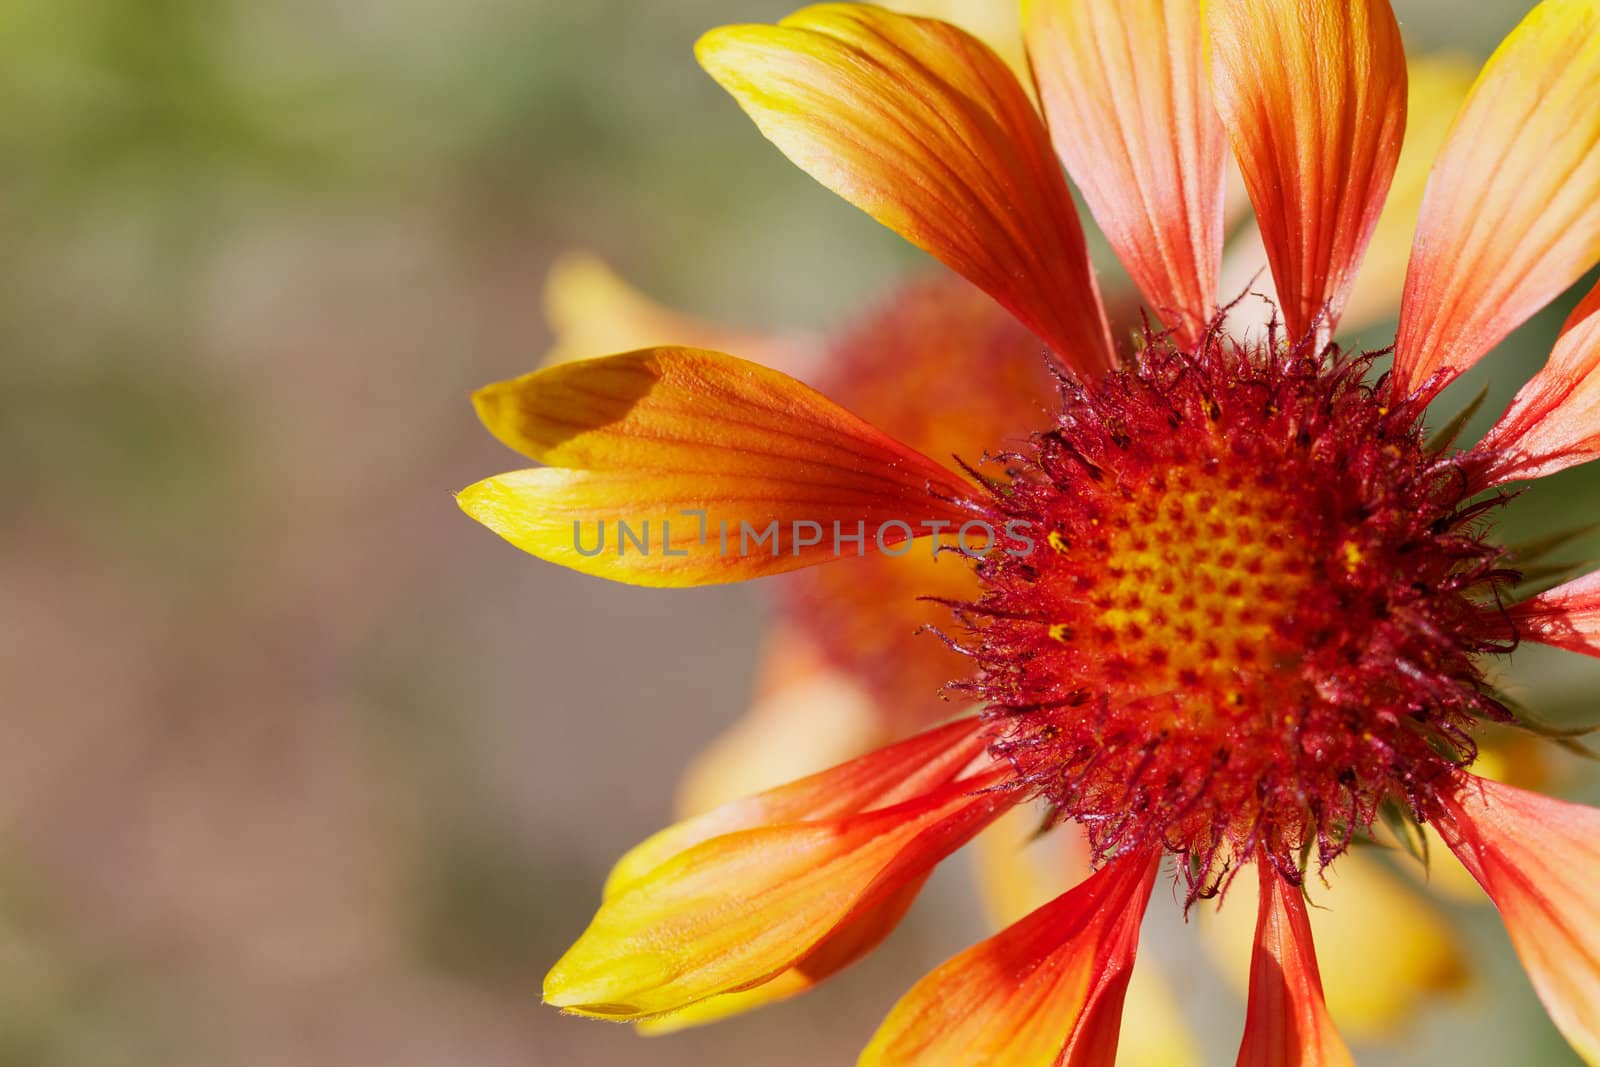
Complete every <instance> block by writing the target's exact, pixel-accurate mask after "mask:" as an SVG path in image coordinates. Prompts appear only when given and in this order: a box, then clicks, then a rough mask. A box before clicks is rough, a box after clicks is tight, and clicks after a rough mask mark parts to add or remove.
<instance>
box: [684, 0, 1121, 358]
mask: <svg viewBox="0 0 1600 1067" xmlns="http://www.w3.org/2000/svg"><path fill="white" fill-rule="evenodd" d="M697 53H698V55H699V58H700V63H701V65H702V66H703V67H705V69H706V71H707V72H708V73H710V74H711V76H712V77H713V78H715V79H717V81H718V82H719V83H720V84H721V85H722V87H723V88H724V89H726V90H728V92H729V93H731V94H732V95H733V97H734V99H736V100H737V101H738V102H739V105H740V106H741V107H743V108H744V110H745V111H746V112H747V113H748V114H749V115H750V117H751V118H752V119H754V120H755V123H756V125H757V126H758V127H760V129H761V132H762V133H763V134H765V135H766V136H767V138H768V139H769V140H771V141H772V142H773V143H774V144H776V145H777V146H778V147H779V148H780V149H781V150H782V151H783V152H784V154H786V155H787V156H788V157H789V158H790V159H792V160H793V161H794V162H795V163H796V164H797V165H799V166H800V167H801V168H802V169H803V170H805V171H806V172H807V173H809V174H810V175H811V176H812V177H814V178H816V179H817V180H818V181H820V182H821V183H822V184H823V185H826V186H827V187H828V188H830V189H832V190H833V191H834V192H836V193H838V194H839V195H840V196H842V197H844V198H845V199H846V200H848V201H850V202H851V203H852V204H855V205H856V206H857V207H859V208H861V209H862V210H864V211H866V212H867V213H868V214H869V215H871V216H872V217H873V218H875V219H877V220H878V221H880V222H882V223H883V224H884V225H885V226H888V227H889V228H890V229H892V230H894V231H895V232H896V233H899V234H900V235H901V236H903V237H905V238H906V239H907V240H909V241H911V242H912V243H913V244H915V245H917V246H918V247H919V248H922V249H923V250H924V251H927V252H928V253H930V254H932V255H934V256H936V257H938V258H939V259H940V260H942V261H943V262H944V263H946V264H947V265H948V266H950V267H951V269H953V270H955V271H956V272H957V273H959V274H961V275H963V276H964V277H966V278H967V279H968V280H970V281H971V282H972V283H973V284H975V285H977V286H978V287H979V288H981V289H983V290H984V291H985V292H987V293H989V295H991V296H992V297H994V298H995V299H996V300H997V301H999V302H1000V303H1001V304H1002V305H1004V306H1005V307H1006V308H1008V309H1009V310H1010V311H1011V312H1012V313H1013V314H1014V315H1016V316H1017V318H1019V319H1020V320H1021V321H1022V322H1023V323H1024V324H1026V325H1027V326H1028V327H1029V328H1030V329H1031V330H1033V331H1034V333H1036V334H1037V335H1038V336H1039V337H1041V338H1042V339H1044V341H1045V342H1046V343H1047V344H1049V345H1050V347H1051V348H1053V349H1054V350H1055V352H1056V354H1057V355H1059V356H1060V357H1061V359H1062V360H1063V362H1065V364H1066V365H1067V366H1069V367H1072V368H1074V369H1076V370H1078V371H1080V372H1084V373H1097V372H1099V371H1102V370H1104V369H1106V368H1107V367H1109V366H1110V365H1111V362H1112V354H1111V340H1110V333H1109V330H1108V328H1107V326H1106V318H1105V311H1104V309H1103V308H1102V307H1101V304H1100V296H1099V290H1098V288H1097V286H1096V284H1095V279H1094V274H1093V271H1092V270H1091V268H1090V265H1089V255H1088V247H1087V245H1086V244H1085V243H1084V237H1083V229H1082V227H1081V225H1080V224H1079V222H1078V217H1077V211H1076V208H1075V207H1074V205H1073V203H1072V195H1071V193H1070V192H1069V191H1068V188H1067V183H1066V179H1065V177H1064V176H1063V175H1062V173H1061V165H1060V162H1059V161H1058V160H1057V159H1056V155H1055V152H1054V150H1053V149H1052V148H1051V146H1050V140H1049V136H1048V134H1046V132H1045V129H1044V124H1043V123H1042V122H1041V121H1040V119H1039V115H1038V113H1037V112H1036V111H1035V110H1034V108H1033V104H1032V102H1031V101H1030V100H1029V99H1028V95H1027V93H1025V92H1024V91H1023V89H1022V87H1021V85H1019V84H1018V82H1017V79H1016V76H1015V75H1014V74H1012V72H1011V70H1010V68H1008V67H1007V66H1006V65H1005V63H1004V62H1003V61H1001V60H1000V59H999V57H997V56H996V55H995V54H994V53H993V52H992V51H991V50H990V49H989V48H988V47H986V46H985V45H984V44H983V43H982V42H981V41H978V40H977V39H976V38H974V37H972V36H971V35H970V34H967V33H964V32H962V31H961V30H958V29H956V28H955V27H953V26H951V25H949V24H947V23H943V22H937V21H934V20H930V19H917V18H910V17H908V16H904V15H897V14H894V13H892V12H889V11H884V10H883V9H881V8H875V7H870V6H867V5H862V4H818V5H815V6H813V7H808V8H804V9H802V10H801V11H799V12H796V13H795V14H793V15H791V16H789V17H788V18H786V19H784V20H783V21H782V23H780V24H779V25H777V26H755V25H750V26H724V27H722V28H720V29H716V30H712V31H711V32H710V33H708V34H706V35H705V36H704V37H702V38H701V39H700V43H699V45H698V47H697Z"/></svg>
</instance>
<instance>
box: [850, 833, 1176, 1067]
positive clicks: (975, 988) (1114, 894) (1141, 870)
mask: <svg viewBox="0 0 1600 1067" xmlns="http://www.w3.org/2000/svg"><path fill="white" fill-rule="evenodd" d="M1159 866H1160V856H1159V854H1155V853H1152V854H1148V855H1129V856H1124V857H1122V858H1120V859H1118V860H1114V861H1112V862H1111V863H1109V864H1107V865H1106V866H1105V867H1103V868H1102V869H1101V870H1100V871H1099V872H1097V873H1096V874H1094V875H1093V876H1091V877H1090V878H1089V880H1088V881H1086V882H1084V883H1082V884H1081V885H1079V886H1078V887H1077V888H1075V889H1073V890H1072V891H1071V892H1069V893H1065V894H1063V895H1061V896H1060V897H1058V898H1056V899H1055V900H1053V901H1051V902H1050V903H1048V904H1046V905H1045V906H1044V907H1042V908H1039V909H1038V910H1036V911H1034V912H1033V913H1031V914H1030V915H1028V916H1027V917H1025V918H1024V919H1022V920H1021V921H1019V922H1016V923H1013V924H1012V925H1011V926H1008V927H1007V928H1006V929H1005V930H1002V931H1001V932H1000V933H999V934H997V935H995V936H994V937H991V938H989V939H988V940H987V941H983V942H980V943H979V944H977V945H974V946H973V947H972V948H970V949H968V950H967V951H965V952H963V953H961V954H960V955H958V956H955V957H954V958H952V959H950V960H947V961H946V962H945V963H944V964H942V965H941V966H940V967H938V968H937V969H936V970H934V971H933V972H932V973H931V974H929V975H928V976H927V977H925V978H924V979H922V981H920V982H918V983H917V984H916V986H914V987H913V988H912V990H911V992H909V993H907V994H906V995H905V996H904V997H902V998H901V999H900V1002H899V1003H897V1004H896V1005H895V1006H894V1009H893V1010H892V1011H891V1012H890V1013H889V1016H888V1018H887V1019H885V1020H884V1022H883V1025H882V1026H881V1027H879V1029H878V1032H877V1033H876V1034H875V1035H874V1036H873V1038H872V1042H871V1043H870V1044H869V1045H868V1046H867V1048H866V1051H865V1052H863V1053H862V1054H861V1058H860V1060H858V1061H857V1062H858V1064H859V1067H902V1065H904V1067H933V1065H941V1067H942V1065H945V1064H949V1065H951V1067H955V1065H957V1064H963V1065H965V1064H1005V1065H1006V1067H1054V1065H1061V1067H1111V1065H1112V1064H1113V1063H1114V1062H1115V1061H1116V1047H1117V1035H1118V1032H1119V1030H1120V1027H1121V1017H1122V1009H1123V996H1124V993H1125V991H1126V989H1127V982H1128V976H1129V973H1130V972H1131V971H1132V970H1133V963H1134V955H1135V953H1136V952H1137V950H1138V942H1139V924H1140V921H1141V920H1142V919H1143V917H1144V909H1145V905H1146V903H1147V902H1148V900H1149V897H1150V887H1151V884H1152V883H1153V882H1154V880H1155V876H1156V871H1157V870H1158V869H1159Z"/></svg>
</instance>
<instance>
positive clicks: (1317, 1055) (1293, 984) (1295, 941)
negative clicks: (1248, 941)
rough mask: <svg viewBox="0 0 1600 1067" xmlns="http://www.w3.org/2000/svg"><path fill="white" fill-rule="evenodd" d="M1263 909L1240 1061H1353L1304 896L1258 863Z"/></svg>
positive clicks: (1317, 1065)
mask: <svg viewBox="0 0 1600 1067" xmlns="http://www.w3.org/2000/svg"><path fill="white" fill-rule="evenodd" d="M1256 866H1257V867H1258V868H1259V870H1260V874H1261V910H1260V913H1259V915H1258V916H1257V919H1256V946H1255V954H1254V955H1253V956H1252V958H1251V961H1250V1002H1249V1003H1250V1006H1249V1010H1248V1012H1247V1013H1246V1015H1245V1022H1244V1041H1243V1043H1242V1044H1241V1045H1240V1046H1239V1059H1238V1067H1334V1065H1338V1067H1354V1064H1355V1061H1354V1060H1353V1059H1351V1057H1350V1050H1349V1049H1347V1048H1346V1047H1345V1044H1344V1041H1343V1040H1342V1039H1341V1038H1340V1037H1339V1032H1338V1031H1337V1030H1336V1029H1334V1026H1333V1020H1332V1019H1331V1018H1329V1017H1328V1008H1327V1005H1326V1004H1324V1003H1323V999H1322V977H1321V976H1320V975H1319V974H1318V973H1317V954H1316V950H1315V949H1314V948H1313V947H1312V944H1311V922H1310V919H1308V918H1307V916H1306V901H1305V896H1304V894H1303V893H1302V892H1301V890H1300V887H1299V886H1295V885H1290V884H1289V883H1288V881H1287V880H1285V879H1284V878H1283V876H1282V875H1280V874H1279V873H1278V872H1277V871H1276V870H1275V869H1274V868H1273V867H1272V865H1271V864H1268V863H1257V864H1256Z"/></svg>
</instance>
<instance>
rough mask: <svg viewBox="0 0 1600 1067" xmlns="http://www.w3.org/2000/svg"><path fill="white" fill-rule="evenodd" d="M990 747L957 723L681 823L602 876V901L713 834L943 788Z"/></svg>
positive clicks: (835, 814) (865, 807) (863, 807)
mask: <svg viewBox="0 0 1600 1067" xmlns="http://www.w3.org/2000/svg"><path fill="white" fill-rule="evenodd" d="M988 743H989V737H988V734H987V732H986V731H985V729H984V726H983V722H982V720H980V719H978V718H967V719H961V720H959V721H957V722H953V723H949V724H948V725H945V726H941V727H938V728H937V729H934V730H929V731H927V732H926V733H922V734H918V735H917V736H916V737H911V738H907V739H906V740H904V741H901V742H900V743H898V744H895V745H890V746H889V747H887V748H881V749H878V750H877V751H876V752H869V753H867V754H866V755H865V756H860V757H857V758H856V759H853V760H851V761H850V762H849V763H842V764H840V765H839V766H837V767H830V768H828V769H827V770H825V771H819V772H817V773H816V774H811V775H807V776H806V777H804V778H801V779H800V780H798V781H794V782H789V783H786V784H784V785H780V786H778V787H776V788H774V789H768V790H766V791H765V792H762V793H757V794H755V795H754V796H748V797H741V798H740V799H738V800H734V801H731V802H729V803H727V804H723V805H722V806H721V807H718V808H714V809H712V810H711V811H708V812H706V813H704V814H702V815H696V816H693V817H691V818H688V819H685V820H684V821H682V822H680V823H676V824H674V825H672V826H669V827H668V828H667V829H665V830H662V831H660V832H658V833H656V834H653V835H652V836H650V837H648V838H646V839H645V840H644V841H643V842H641V843H640V844H638V845H635V846H634V847H633V848H632V849H630V850H629V851H628V852H627V853H625V854H624V855H623V857H622V858H621V859H620V860H618V861H617V864H616V866H615V867H613V868H612V869H611V876H610V877H609V878H607V879H606V888H605V894H604V899H606V900H610V899H612V898H613V897H616V896H618V895H620V894H621V893H623V892H625V891H627V890H629V889H631V888H633V887H635V886H637V885H638V884H640V883H641V882H643V881H644V879H645V877H646V876H647V875H648V874H650V872H651V871H653V870H655V869H656V868H657V867H659V866H660V865H661V864H663V863H666V862H667V861H668V860H670V859H672V858H673V857H674V856H676V855H678V854H679V853H681V852H685V851H687V850H689V849H691V848H693V847H695V846H696V845H698V844H700V843H702V842H704V841H710V840H711V839H712V838H715V837H722V836H724V835H727V834H733V833H738V832H739V831H741V830H753V829H755V828H757V827H761V826H778V825H783V824H786V823H798V822H815V821H817V820H824V819H842V818H846V817H848V816H851V815H859V814H861V813H862V812H867V811H876V810H879V809H881V808H887V807H892V806H894V805H896V804H900V803H903V802H905V801H906V800H910V799H913V798H915V797H917V796H920V795H922V794H923V793H926V792H928V791H930V790H933V789H938V788H941V787H943V786H945V785H947V784H949V783H950V782H952V781H954V780H955V779H956V777H957V776H959V775H960V774H961V772H962V771H964V770H966V769H967V768H968V766H969V765H970V764H971V763H972V762H973V760H975V759H977V758H978V757H979V756H980V755H981V754H982V753H983V751H984V749H985V748H986V747H987V746H988Z"/></svg>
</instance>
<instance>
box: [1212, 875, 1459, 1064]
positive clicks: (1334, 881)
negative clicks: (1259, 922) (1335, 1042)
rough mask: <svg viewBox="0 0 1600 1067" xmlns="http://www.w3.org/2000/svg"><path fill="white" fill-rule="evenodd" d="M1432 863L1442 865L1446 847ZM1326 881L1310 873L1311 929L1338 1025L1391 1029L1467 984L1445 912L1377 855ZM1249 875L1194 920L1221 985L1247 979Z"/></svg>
mask: <svg viewBox="0 0 1600 1067" xmlns="http://www.w3.org/2000/svg"><path fill="white" fill-rule="evenodd" d="M1438 859H1439V860H1442V861H1443V862H1450V859H1449V854H1448V850H1442V852H1441V855H1440V857H1438ZM1326 874H1327V878H1328V883H1329V887H1328V888H1324V887H1323V886H1322V885H1321V883H1320V881H1318V880H1317V879H1316V877H1315V876H1312V881H1311V901H1310V904H1311V907H1310V909H1309V915H1310V922H1311V930H1312V932H1313V934H1314V936H1315V938H1316V943H1317V958H1318V961H1319V964H1320V967H1321V972H1322V980H1323V996H1324V998H1325V1000H1326V1002H1327V1006H1328V1013H1329V1014H1330V1015H1331V1016H1332V1018H1333V1020H1334V1022H1335V1023H1337V1024H1338V1026H1339V1028H1340V1029H1341V1030H1343V1031H1345V1032H1346V1033H1349V1034H1351V1035H1352V1036H1355V1037H1358V1038H1362V1039H1377V1038H1382V1037H1385V1036H1387V1035H1389V1034H1392V1033H1393V1032H1394V1031H1395V1030H1396V1029H1398V1028H1399V1027H1400V1026H1401V1025H1403V1024H1404V1023H1405V1022H1406V1020H1407V1019H1409V1018H1410V1017H1412V1016H1413V1015H1414V1014H1415V1013H1416V1011H1417V1009H1418V1007H1419V1006H1420V1005H1421V1003H1422V1002H1423V1001H1424V1000H1425V999H1426V998H1427V997H1428V996H1430V995H1433V994H1437V993H1441V992H1446V991H1454V990H1457V989H1459V988H1461V986H1462V985H1463V984H1464V983H1465V981H1466V978H1467V971H1466V963H1465V961H1464V959H1463V957H1462V953H1461V946H1460V944H1459V937H1458V935H1457V934H1456V932H1455V931H1454V930H1452V929H1451V927H1450V925H1449V923H1448V922H1447V921H1446V920H1445V918H1444V917H1443V915H1442V914H1441V913H1440V912H1439V911H1438V910H1437V909H1436V908H1434V906H1433V905H1432V904H1431V903H1430V902H1429V901H1428V900H1427V899H1425V898H1424V897H1422V896H1420V895H1419V894H1418V893H1417V892H1416V891H1414V890H1412V889H1411V888H1410V887H1409V886H1407V885H1406V883H1405V882H1404V881H1403V880H1402V879H1401V878H1400V877H1399V876H1397V875H1395V874H1393V873H1391V872H1390V871H1388V870H1386V869H1385V868H1384V866H1383V864H1382V863H1380V862H1379V861H1378V860H1377V859H1376V858H1375V857H1373V856H1370V855H1366V854H1364V853H1362V852H1359V851H1352V852H1349V853H1346V854H1345V855H1343V856H1341V857H1339V859H1338V861H1337V862H1336V863H1334V864H1333V866H1332V867H1330V868H1328V870H1327V872H1326ZM1255 881H1256V880H1255V879H1253V878H1249V877H1246V876H1243V875H1241V876H1240V877H1238V878H1235V879H1234V881H1233V883H1232V884H1231V885H1230V886H1229V888H1228V892H1227V895H1226V898H1225V900H1224V902H1223V904H1222V907H1221V908H1219V909H1217V910H1216V911H1215V912H1213V913H1211V914H1208V915H1207V916H1206V917H1205V918H1206V921H1204V922H1202V923H1201V926H1200V930H1201V937H1202V940H1203V942H1204V944H1205V946H1206V949H1207V950H1208V952H1209V953H1210V954H1211V956H1212V958H1213V959H1214V960H1215V961H1216V963H1217V967H1218V970H1219V971H1220V972H1221V973H1222V974H1223V976H1224V977H1225V978H1226V979H1227V980H1228V982H1229V984H1230V985H1232V986H1233V987H1234V989H1236V990H1237V991H1238V992H1239V993H1241V994H1243V993H1244V992H1245V990H1246V988H1247V985H1248V981H1249V973H1250V971H1249V968H1250V962H1249V945H1250V928H1251V924H1252V923H1253V922H1254V921H1255V918H1256V909H1257V907H1258V900H1257V892H1258V888H1257V886H1256V884H1255Z"/></svg>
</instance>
